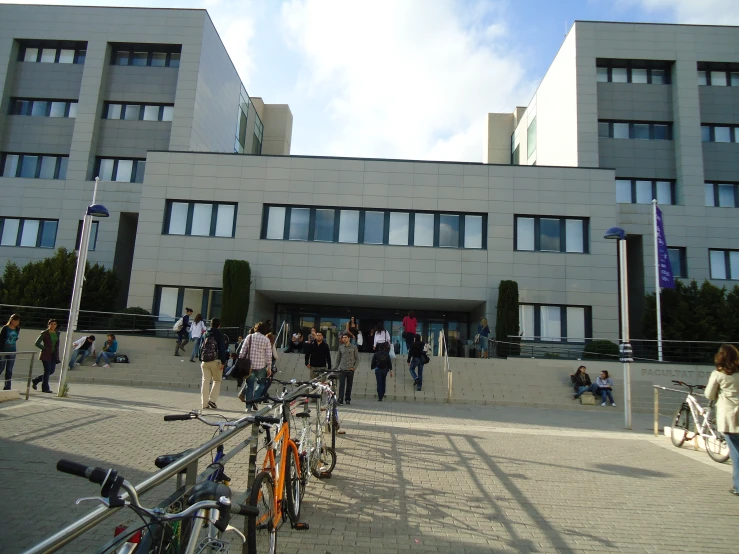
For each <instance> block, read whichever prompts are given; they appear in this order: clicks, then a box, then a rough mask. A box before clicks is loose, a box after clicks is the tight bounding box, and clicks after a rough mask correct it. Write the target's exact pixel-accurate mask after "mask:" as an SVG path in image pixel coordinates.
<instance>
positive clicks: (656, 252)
mask: <svg viewBox="0 0 739 554" xmlns="http://www.w3.org/2000/svg"><path fill="white" fill-rule="evenodd" d="M652 224H653V231H654V286H655V290H654V293H655V300H656V305H657V359H659V361H660V362H661V361H662V306H661V303H660V292H661V287H660V285H659V247H658V245H657V200H656V199H654V200H652Z"/></svg>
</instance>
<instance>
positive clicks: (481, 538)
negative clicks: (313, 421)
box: [0, 384, 739, 554]
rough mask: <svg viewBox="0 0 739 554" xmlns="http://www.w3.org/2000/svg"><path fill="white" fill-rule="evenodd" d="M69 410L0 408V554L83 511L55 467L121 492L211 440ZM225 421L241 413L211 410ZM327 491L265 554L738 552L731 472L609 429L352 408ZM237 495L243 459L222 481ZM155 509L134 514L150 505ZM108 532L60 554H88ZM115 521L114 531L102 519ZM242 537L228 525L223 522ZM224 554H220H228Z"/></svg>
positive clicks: (79, 483) (396, 407)
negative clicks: (101, 471)
mask: <svg viewBox="0 0 739 554" xmlns="http://www.w3.org/2000/svg"><path fill="white" fill-rule="evenodd" d="M71 395H72V396H71V398H68V399H58V398H56V397H50V395H49V396H46V395H44V396H42V395H40V394H34V395H33V396H32V397H31V399H30V400H29V401H27V402H24V401H16V402H6V403H3V404H0V472H1V474H2V476H3V479H2V483H3V485H2V487H3V490H2V494H0V512H1V513H2V516H1V517H0V552H2V553H16V552H22V551H23V550H24V549H25V548H27V547H29V546H31V545H33V544H34V543H36V542H38V541H39V540H41V539H42V538H44V537H46V536H48V535H50V534H51V533H53V532H54V531H56V530H58V529H60V528H61V527H62V526H63V525H65V524H66V523H69V522H71V521H73V520H75V519H76V518H78V517H80V516H81V515H83V514H85V513H87V512H88V511H89V510H90V509H92V505H90V504H88V505H82V506H75V505H74V500H75V499H76V498H77V497H81V496H90V495H94V494H97V492H98V490H97V488H96V486H94V485H92V484H90V483H88V482H87V481H84V480H82V479H78V478H75V477H71V476H67V475H63V474H61V473H58V472H57V471H56V470H55V469H54V465H55V463H56V461H57V460H58V459H59V458H62V457H68V458H72V459H75V460H80V461H83V462H86V463H88V464H91V465H92V464H94V465H100V466H103V467H109V466H113V467H116V468H117V469H119V470H120V472H121V473H122V474H123V475H125V476H126V477H127V478H128V479H129V480H131V481H132V482H140V481H141V480H143V479H144V478H145V477H146V476H148V475H150V474H151V473H152V471H153V470H154V466H153V460H154V458H155V456H156V455H158V454H161V453H164V452H165V451H166V452H176V451H180V450H183V449H185V448H188V447H192V446H196V445H198V444H200V443H202V442H204V441H205V440H207V439H208V438H210V436H211V434H212V430H211V428H208V427H206V426H204V425H202V424H200V423H198V422H196V421H191V422H171V423H164V422H163V421H162V415H163V414H165V413H172V412H177V411H186V410H189V409H192V408H195V407H196V406H197V405H198V395H197V394H196V393H194V392H185V391H164V390H154V389H142V388H123V387H111V386H99V385H82V384H75V385H74V387H73V390H72V391H71ZM219 406H220V407H221V410H219V411H221V412H223V413H224V414H226V415H231V416H236V415H238V414H239V413H243V412H240V411H239V407H240V404H239V402H238V401H237V400H236V399H235V398H232V397H230V396H229V397H224V398H222V399H221V401H219ZM341 414H342V422H343V426H344V428H345V429H346V430H347V434H346V435H344V436H340V437H338V452H339V456H338V464H337V467H336V470H335V472H334V476H333V478H331V479H327V480H323V481H318V480H315V479H314V480H312V481H311V486H310V489H309V490H308V491H307V493H306V496H305V501H304V505H303V519H304V521H306V522H308V523H309V524H310V530H309V531H306V532H297V531H292V530H290V529H289V526H284V527H283V528H282V529H281V530H280V533H279V535H278V551H280V552H298V551H299V552H301V553H308V552H316V553H326V552H329V553H332V554H336V553H341V552H348V553H353V552H408V551H415V552H454V553H457V552H527V553H528V552H726V553H736V552H739V498H737V497H735V496H731V495H729V493H728V489H729V488H730V480H731V479H730V475H731V473H730V472H731V467H730V465H729V464H724V465H718V464H716V463H714V462H712V461H711V460H710V459H709V458H708V456H706V454H705V453H703V452H692V451H690V450H689V449H687V448H683V449H680V450H678V449H676V448H674V447H672V445H671V444H670V443H669V440H668V439H665V438H664V437H662V438H659V439H657V438H655V437H654V436H653V435H651V429H650V427H651V419H650V418H649V417H646V416H636V417H635V420H634V428H635V430H634V431H630V432H626V431H623V429H622V427H623V414H622V413H621V412H620V411H617V410H615V409H610V408H603V410H602V411H588V412H582V411H578V410H577V409H573V410H558V411H555V410H543V409H525V408H509V407H494V406H474V405H443V404H423V403H401V402H383V403H379V402H377V401H375V400H369V399H362V400H356V401H355V402H354V403H352V405H351V406H350V407H344V409H343V410H342V412H341ZM227 473H228V474H229V475H230V476H231V477H232V478H233V487H234V489H236V490H241V489H242V488H243V486H244V483H245V480H246V455H240V456H238V457H237V459H235V460H234V461H233V462H232V463H230V464H229V465H228V466H227ZM165 488H166V491H165V490H164V489H162V490H161V491H160V492H159V495H158V496H157V495H156V494H154V493H152V494H151V495H147V496H145V497H144V498H143V502H144V504H151V503H154V502H156V501H157V500H158V498H160V497H162V496H164V495H165V492H166V493H169V492H171V491H172V490H173V489H174V486H173V485H172V486H171V487H169V486H167V485H165ZM130 517H131V513H124V514H123V515H122V516H120V517H119V515H116V516H114V518H111V519H110V520H108V521H106V522H104V523H103V524H102V525H101V526H100V528H99V529H97V530H95V531H93V532H91V533H89V534H88V535H86V536H85V537H83V538H81V539H79V540H78V541H77V542H75V543H73V544H72V545H70V546H68V547H67V548H65V549H64V550H63V551H64V552H90V551H92V549H93V547H94V546H95V545H99V544H102V542H104V541H105V540H108V539H110V538H111V537H112V534H113V527H114V526H115V523H116V522H117V521H119V520H125V519H129V518H130ZM116 518H118V519H116ZM236 525H237V526H239V527H240V526H241V522H240V521H238V522H236ZM235 550H237V549H232V551H235Z"/></svg>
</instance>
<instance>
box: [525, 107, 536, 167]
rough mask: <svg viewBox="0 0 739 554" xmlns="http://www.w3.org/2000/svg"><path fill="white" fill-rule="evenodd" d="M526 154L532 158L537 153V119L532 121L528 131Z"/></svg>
mask: <svg viewBox="0 0 739 554" xmlns="http://www.w3.org/2000/svg"><path fill="white" fill-rule="evenodd" d="M526 141H527V142H526V153H527V156H528V157H529V158H530V157H531V156H532V155H533V154H534V152H536V117H534V119H532V120H531V123H529V126H528V128H527V129H526Z"/></svg>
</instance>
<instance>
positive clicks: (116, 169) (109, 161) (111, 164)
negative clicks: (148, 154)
mask: <svg viewBox="0 0 739 554" xmlns="http://www.w3.org/2000/svg"><path fill="white" fill-rule="evenodd" d="M145 170H146V160H140V159H130V158H98V159H97V161H96V163H95V175H94V176H95V177H100V180H101V181H121V182H124V183H143V182H144V171H145Z"/></svg>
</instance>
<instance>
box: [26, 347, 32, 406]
mask: <svg viewBox="0 0 739 554" xmlns="http://www.w3.org/2000/svg"><path fill="white" fill-rule="evenodd" d="M31 379H33V354H31V363H30V364H28V381H26V400H28V396H29V395H30V394H31Z"/></svg>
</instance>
